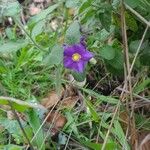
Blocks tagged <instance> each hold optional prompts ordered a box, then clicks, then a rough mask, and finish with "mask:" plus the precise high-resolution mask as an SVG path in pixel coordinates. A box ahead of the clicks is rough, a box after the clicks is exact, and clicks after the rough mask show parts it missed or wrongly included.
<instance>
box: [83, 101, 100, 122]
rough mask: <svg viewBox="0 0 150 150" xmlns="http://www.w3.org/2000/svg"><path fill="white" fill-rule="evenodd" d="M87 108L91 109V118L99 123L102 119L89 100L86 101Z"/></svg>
mask: <svg viewBox="0 0 150 150" xmlns="http://www.w3.org/2000/svg"><path fill="white" fill-rule="evenodd" d="M85 102H86V105H87V107H88V108H89V111H90V113H91V116H92V118H93V120H94V121H95V122H98V121H99V120H100V117H99V115H98V113H97V112H96V111H95V108H94V106H93V104H92V103H91V102H90V101H89V100H85Z"/></svg>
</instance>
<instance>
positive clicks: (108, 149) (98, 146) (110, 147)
mask: <svg viewBox="0 0 150 150" xmlns="http://www.w3.org/2000/svg"><path fill="white" fill-rule="evenodd" d="M82 143H83V144H84V145H86V146H87V147H89V148H91V149H92V150H100V149H101V148H102V144H99V143H94V142H90V141H86V142H82ZM116 148H117V145H116V143H113V142H111V143H107V144H106V147H105V149H106V150H114V149H116Z"/></svg>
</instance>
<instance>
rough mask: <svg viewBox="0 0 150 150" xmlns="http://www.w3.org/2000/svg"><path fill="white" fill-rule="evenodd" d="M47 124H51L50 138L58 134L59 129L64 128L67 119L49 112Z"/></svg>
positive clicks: (56, 113) (57, 113) (59, 114)
mask: <svg viewBox="0 0 150 150" xmlns="http://www.w3.org/2000/svg"><path fill="white" fill-rule="evenodd" d="M47 122H48V123H50V124H53V127H52V129H51V132H52V136H54V135H56V134H57V133H58V132H59V130H60V129H62V128H63V127H64V125H65V124H66V122H67V119H66V117H65V116H63V115H62V114H61V113H59V112H54V111H53V112H51V114H50V116H49V117H48V118H47Z"/></svg>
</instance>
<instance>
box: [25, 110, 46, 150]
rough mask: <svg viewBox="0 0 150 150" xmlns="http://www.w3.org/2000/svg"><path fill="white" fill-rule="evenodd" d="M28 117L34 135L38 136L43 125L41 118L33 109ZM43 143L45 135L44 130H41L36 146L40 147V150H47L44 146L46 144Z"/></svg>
mask: <svg viewBox="0 0 150 150" xmlns="http://www.w3.org/2000/svg"><path fill="white" fill-rule="evenodd" d="M27 115H28V121H29V124H30V126H31V127H32V129H33V132H34V134H36V132H37V130H38V129H39V128H40V125H41V122H40V119H39V116H38V115H37V112H36V111H35V110H33V109H31V110H30V111H29V112H28V114H27ZM43 141H44V134H43V131H42V129H40V130H39V132H38V134H37V135H36V139H35V142H36V146H37V147H38V149H41V150H45V144H43V143H44V142H43ZM42 144H43V145H42Z"/></svg>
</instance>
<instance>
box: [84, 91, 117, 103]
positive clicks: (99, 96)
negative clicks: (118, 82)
mask: <svg viewBox="0 0 150 150" xmlns="http://www.w3.org/2000/svg"><path fill="white" fill-rule="evenodd" d="M82 90H83V92H86V93H88V94H89V95H91V96H93V97H96V98H97V99H99V100H100V101H104V102H107V103H111V104H117V103H118V99H115V98H112V97H110V96H104V95H100V94H98V93H96V92H94V91H93V90H90V89H85V88H82Z"/></svg>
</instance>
